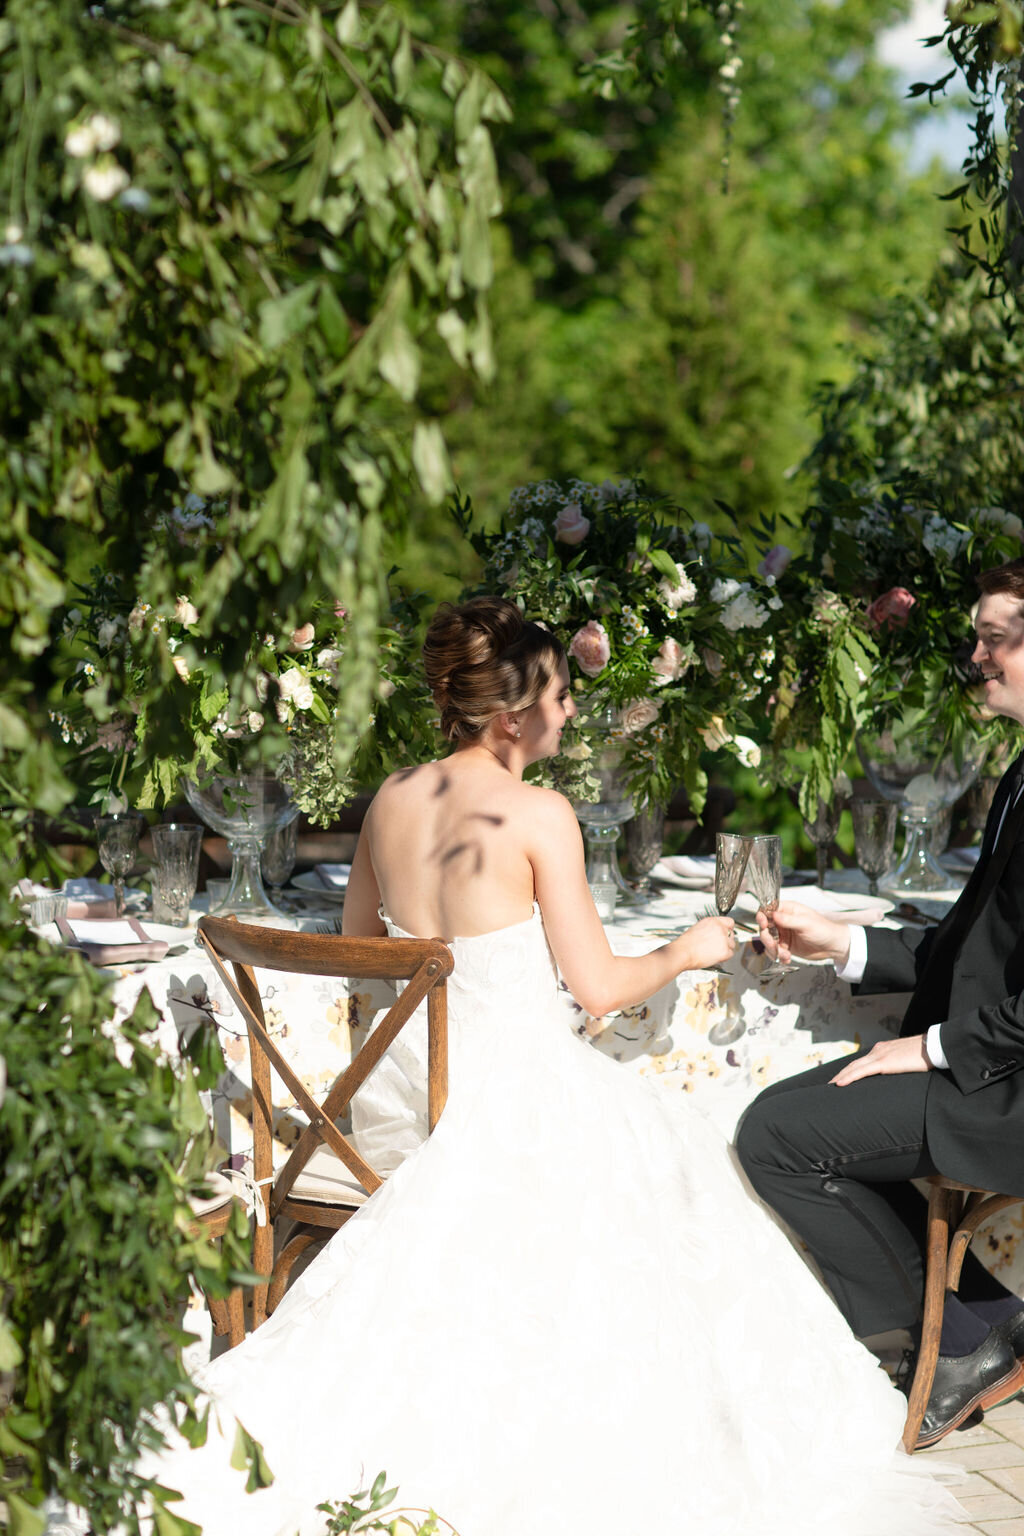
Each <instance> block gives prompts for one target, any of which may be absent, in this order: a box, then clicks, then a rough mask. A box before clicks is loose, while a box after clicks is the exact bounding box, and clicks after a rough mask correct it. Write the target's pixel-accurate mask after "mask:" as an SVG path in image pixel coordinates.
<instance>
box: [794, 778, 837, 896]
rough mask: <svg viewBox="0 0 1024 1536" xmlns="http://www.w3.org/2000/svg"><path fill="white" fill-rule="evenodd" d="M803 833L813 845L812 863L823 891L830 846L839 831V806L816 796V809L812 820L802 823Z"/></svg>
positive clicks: (834, 802) (835, 802) (832, 801)
mask: <svg viewBox="0 0 1024 1536" xmlns="http://www.w3.org/2000/svg"><path fill="white" fill-rule="evenodd" d="M803 826H804V832H805V833H806V834H807V836H808V837H809V838H810V840H811V842H812V843H813V844H814V862H815V866H816V869H817V878H818V884H819V886H821V887H822V889H824V886H825V874H826V872H827V870H828V865H829V855H830V853H831V850H832V844H833V843H834V842H835V840H836V833H837V832H838V831H839V804H838V802H837V801H835V800H822V798H821V796H820V795H819V796H818V808H817V811H816V813H815V815H814V818H813V820H805V821H804V824H803Z"/></svg>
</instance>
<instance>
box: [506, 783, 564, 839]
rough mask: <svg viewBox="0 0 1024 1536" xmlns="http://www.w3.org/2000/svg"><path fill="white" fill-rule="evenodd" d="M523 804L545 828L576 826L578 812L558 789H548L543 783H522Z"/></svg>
mask: <svg viewBox="0 0 1024 1536" xmlns="http://www.w3.org/2000/svg"><path fill="white" fill-rule="evenodd" d="M519 790H520V792H521V804H522V807H523V810H524V812H525V813H526V814H528V815H529V816H530V817H531V818H536V819H537V821H538V822H539V823H541V824H542V825H543V826H544V828H545V830H548V829H550V828H557V827H566V828H568V827H570V826H572V827H576V826H577V825H578V823H577V821H576V812H575V811H574V810H573V808H572V806H571V805H570V804H569V802H568V800H567V799H566V798H565V796H564V795H563V794H560V793H559V791H558V790H557V789H546V788H545V787H544V786H543V785H542V784H521V785H520V786H519Z"/></svg>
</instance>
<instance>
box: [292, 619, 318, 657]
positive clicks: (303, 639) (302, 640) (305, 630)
mask: <svg viewBox="0 0 1024 1536" xmlns="http://www.w3.org/2000/svg"><path fill="white" fill-rule="evenodd" d="M315 635H316V630H315V629H314V628H313V626H312V624H303V625H302V627H301V629H293V630H292V632H291V637H290V639H289V641H288V647H289V649H290V650H293V651H308V650H310V649H311V648H312V645H313V639H314V636H315Z"/></svg>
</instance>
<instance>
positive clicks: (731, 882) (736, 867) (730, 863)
mask: <svg viewBox="0 0 1024 1536" xmlns="http://www.w3.org/2000/svg"><path fill="white" fill-rule="evenodd" d="M750 849H751V839H750V838H749V837H742V836H741V835H740V834H739V833H736V832H719V833H718V835H717V837H716V838H715V906H716V907H717V908H718V911H719V912H720V913H721V915H722V916H723V917H725V916H726V915H727V913H729V912H731V911H732V909H733V907H734V906H735V905H736V898H737V896H738V895H739V894H740V891H741V890H742V889H743V877H744V875H745V874H746V872H747V860H748V859H749V858H750ZM746 1027H747V1026H746V1023H745V1022H744V1019H743V1014H742V1012H741V1011H740V1009H739V1008H738V1007H735V1008H733V1009H731V1010H730V1011H729V1012H727V1013H726V1016H725V1018H724V1019H720V1020H719V1021H718V1023H716V1024H712V1026H711V1028H710V1029H709V1030H708V1041H709V1042H710V1044H711V1045H731V1044H732V1042H733V1041H734V1040H738V1039H739V1037H740V1035H742V1034H743V1032H744V1030H745V1029H746Z"/></svg>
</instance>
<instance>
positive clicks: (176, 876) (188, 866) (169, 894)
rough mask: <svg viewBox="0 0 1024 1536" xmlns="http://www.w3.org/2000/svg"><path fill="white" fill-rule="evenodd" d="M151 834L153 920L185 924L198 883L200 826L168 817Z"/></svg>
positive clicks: (185, 925) (178, 926)
mask: <svg viewBox="0 0 1024 1536" xmlns="http://www.w3.org/2000/svg"><path fill="white" fill-rule="evenodd" d="M151 835H152V838H153V852H154V854H155V855H156V861H155V863H154V864H153V867H152V869H151V870H150V872H149V873H150V882H151V884H152V888H153V921H154V922H155V923H169V924H171V926H172V927H174V928H185V927H187V925H188V917H189V912H190V910H191V907H192V898H193V896H194V895H195V893H196V886H197V885H198V883H199V855H200V853H201V852H202V848H203V829H202V827H200V826H197V825H196V824H195V822H190V821H167V822H164V823H163V824H162V825H161V826H159V827H154V828H153V831H152V834H151Z"/></svg>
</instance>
